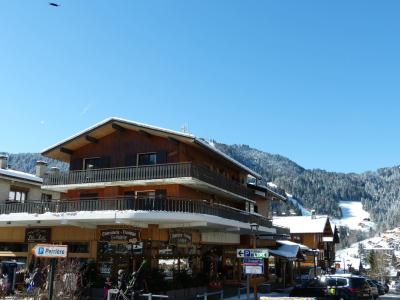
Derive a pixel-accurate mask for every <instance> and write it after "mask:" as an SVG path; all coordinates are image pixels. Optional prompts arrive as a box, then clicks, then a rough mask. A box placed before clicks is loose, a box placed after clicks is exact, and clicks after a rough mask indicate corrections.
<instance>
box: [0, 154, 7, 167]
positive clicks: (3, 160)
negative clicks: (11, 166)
mask: <svg viewBox="0 0 400 300" xmlns="http://www.w3.org/2000/svg"><path fill="white" fill-rule="evenodd" d="M7 162H8V156H7V155H0V169H7Z"/></svg>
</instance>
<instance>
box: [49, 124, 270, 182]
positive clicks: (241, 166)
mask: <svg viewBox="0 0 400 300" xmlns="http://www.w3.org/2000/svg"><path fill="white" fill-rule="evenodd" d="M112 121H116V122H121V123H127V124H129V125H133V126H138V127H142V128H147V129H151V130H156V131H160V132H164V133H169V134H172V135H177V136H181V137H184V138H190V139H193V141H194V142H196V143H198V144H200V145H202V146H204V147H206V148H207V149H209V150H211V151H213V152H215V153H217V154H218V155H220V156H223V157H224V158H225V159H227V160H229V161H230V162H232V163H234V164H235V165H237V166H238V167H240V168H242V169H244V170H246V171H247V172H249V174H251V175H253V176H255V177H257V178H261V177H262V176H261V175H260V174H258V173H257V172H255V171H253V170H251V169H250V168H248V167H246V166H245V165H243V164H241V163H240V162H238V161H237V160H235V159H233V158H232V157H230V156H229V155H227V154H225V153H224V152H222V151H221V150H219V149H217V148H216V147H215V145H214V143H212V142H211V143H210V142H207V141H204V140H202V139H199V138H197V137H196V136H194V135H193V134H190V133H185V132H179V131H175V130H170V129H166V128H162V127H157V126H153V125H148V124H144V123H139V122H134V121H130V120H127V119H122V118H118V117H110V118H107V119H105V120H103V121H101V122H99V123H96V124H94V125H93V126H90V127H89V128H87V129H84V130H82V131H80V132H78V133H76V134H74V135H72V136H70V137H69V138H66V139H64V140H62V141H61V142H58V143H56V144H54V145H53V146H51V147H48V148H46V149H44V150H42V151H41V153H44V152H48V151H50V150H52V149H54V148H57V147H59V146H61V145H63V144H65V143H67V142H69V141H70V140H73V139H75V138H77V137H79V136H81V135H83V134H85V133H87V132H88V131H92V130H94V129H96V128H97V127H100V126H103V125H105V124H107V123H109V122H112Z"/></svg>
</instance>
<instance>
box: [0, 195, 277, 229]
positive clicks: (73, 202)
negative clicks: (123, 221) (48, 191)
mask: <svg viewBox="0 0 400 300" xmlns="http://www.w3.org/2000/svg"><path fill="white" fill-rule="evenodd" d="M104 210H133V211H157V212H177V213H195V214H205V215H212V216H218V217H221V218H225V219H230V220H236V221H240V222H244V223H257V224H259V225H260V226H265V227H272V222H271V220H269V219H267V218H264V217H262V216H260V215H256V214H251V213H249V212H246V211H241V210H238V209H235V208H232V207H228V206H225V205H219V204H210V203H209V202H207V201H205V200H188V199H181V198H141V197H122V198H118V197H117V198H99V199H64V200H52V201H49V202H43V201H29V202H26V203H6V204H0V214H10V213H31V214H43V213H46V212H52V213H64V212H78V211H104Z"/></svg>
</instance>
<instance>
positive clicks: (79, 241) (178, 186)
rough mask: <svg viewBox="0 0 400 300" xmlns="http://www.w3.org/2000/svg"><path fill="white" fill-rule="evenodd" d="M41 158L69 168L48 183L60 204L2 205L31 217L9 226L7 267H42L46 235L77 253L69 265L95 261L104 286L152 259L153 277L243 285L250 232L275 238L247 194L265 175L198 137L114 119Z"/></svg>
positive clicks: (49, 176) (255, 195) (4, 237)
mask: <svg viewBox="0 0 400 300" xmlns="http://www.w3.org/2000/svg"><path fill="white" fill-rule="evenodd" d="M42 154H43V155H45V156H47V157H50V158H55V159H61V160H63V161H66V162H68V163H70V168H69V170H68V171H67V172H63V171H59V170H57V169H53V170H48V172H47V173H46V174H45V177H44V183H43V187H45V188H46V189H49V190H51V191H54V192H55V193H60V192H61V195H60V198H59V199H54V198H53V199H51V200H50V201H42V200H41V199H36V201H35V200H32V201H29V202H28V203H24V204H21V205H7V206H6V205H1V204H0V213H2V214H5V215H8V214H13V213H21V212H25V213H28V215H29V217H28V218H25V219H23V220H22V219H21V220H15V219H9V220H6V219H4V220H1V221H0V223H1V224H2V225H3V226H2V227H0V257H3V259H10V258H15V259H17V260H21V261H24V262H26V263H27V265H32V264H33V263H38V262H37V261H35V260H34V259H33V258H32V254H31V249H32V248H33V247H34V246H35V245H36V244H38V243H41V242H42V241H40V240H35V230H36V229H37V230H38V232H39V231H42V232H48V237H47V236H46V234H44V235H41V236H40V235H38V236H40V237H41V238H43V237H45V240H46V242H47V243H54V244H66V245H68V247H69V255H68V257H69V258H71V259H77V260H86V261H88V260H93V261H95V262H96V264H97V266H98V270H99V273H100V274H102V275H103V276H115V275H116V271H117V270H118V269H120V268H124V269H128V270H129V271H131V270H133V269H135V268H136V266H137V265H138V263H140V262H141V261H142V260H143V259H146V260H148V261H149V262H150V266H151V267H152V268H158V267H160V268H161V267H163V268H165V266H168V268H170V267H169V264H172V265H173V267H177V268H179V269H182V268H183V269H185V268H187V269H189V268H190V270H191V272H193V274H194V273H203V274H207V276H208V277H209V279H210V280H215V279H216V277H217V274H220V273H222V274H223V276H224V277H223V278H220V279H223V280H225V281H240V280H241V276H242V270H241V265H240V261H239V260H238V259H237V257H236V249H237V248H239V247H241V248H244V247H252V246H253V239H252V236H253V232H252V228H251V224H258V226H259V229H258V231H259V233H263V232H270V233H274V232H276V230H275V229H274V228H273V226H272V222H271V212H270V203H269V202H270V201H271V199H270V198H269V197H268V196H267V193H266V192H265V191H262V190H259V189H257V186H256V185H255V186H256V188H254V186H249V185H248V184H247V182H248V177H249V176H250V177H252V178H253V179H255V181H256V182H257V181H259V180H260V179H261V177H260V175H258V174H257V173H255V172H253V171H251V170H249V169H248V168H247V167H245V166H243V165H241V164H240V163H239V162H237V161H235V160H233V159H232V158H230V157H228V156H226V155H225V154H222V153H221V152H219V151H218V150H217V149H215V148H214V147H213V146H211V145H209V144H207V143H206V142H204V141H201V140H199V139H197V138H195V137H194V136H192V135H189V134H182V133H177V132H172V131H169V130H164V129H158V128H155V127H152V126H147V125H143V124H138V123H134V122H128V121H122V120H119V119H109V120H107V121H105V122H102V123H100V124H98V125H96V126H94V127H92V128H90V129H88V130H86V131H84V132H82V133H80V134H78V135H76V136H74V137H73V138H70V139H68V140H67V141H64V142H61V143H59V144H57V145H56V146H53V147H51V148H49V149H48V150H45V151H44V152H43V153H42ZM46 213H51V214H50V215H49V214H47V215H46ZM28 235H29V236H30V239H27V236H28ZM31 237H33V238H31ZM257 243H258V244H257V246H260V247H267V246H274V245H275V241H274V240H269V241H266V240H265V241H258V242H257ZM176 261H177V263H176Z"/></svg>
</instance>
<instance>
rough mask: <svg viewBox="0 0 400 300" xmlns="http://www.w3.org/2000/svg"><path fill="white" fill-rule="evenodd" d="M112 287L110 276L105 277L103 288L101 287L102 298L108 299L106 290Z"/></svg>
mask: <svg viewBox="0 0 400 300" xmlns="http://www.w3.org/2000/svg"><path fill="white" fill-rule="evenodd" d="M111 288H112V281H111V278H110V277H107V278H106V281H105V282H104V288H103V298H104V299H108V291H109V290H110V289H111Z"/></svg>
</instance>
